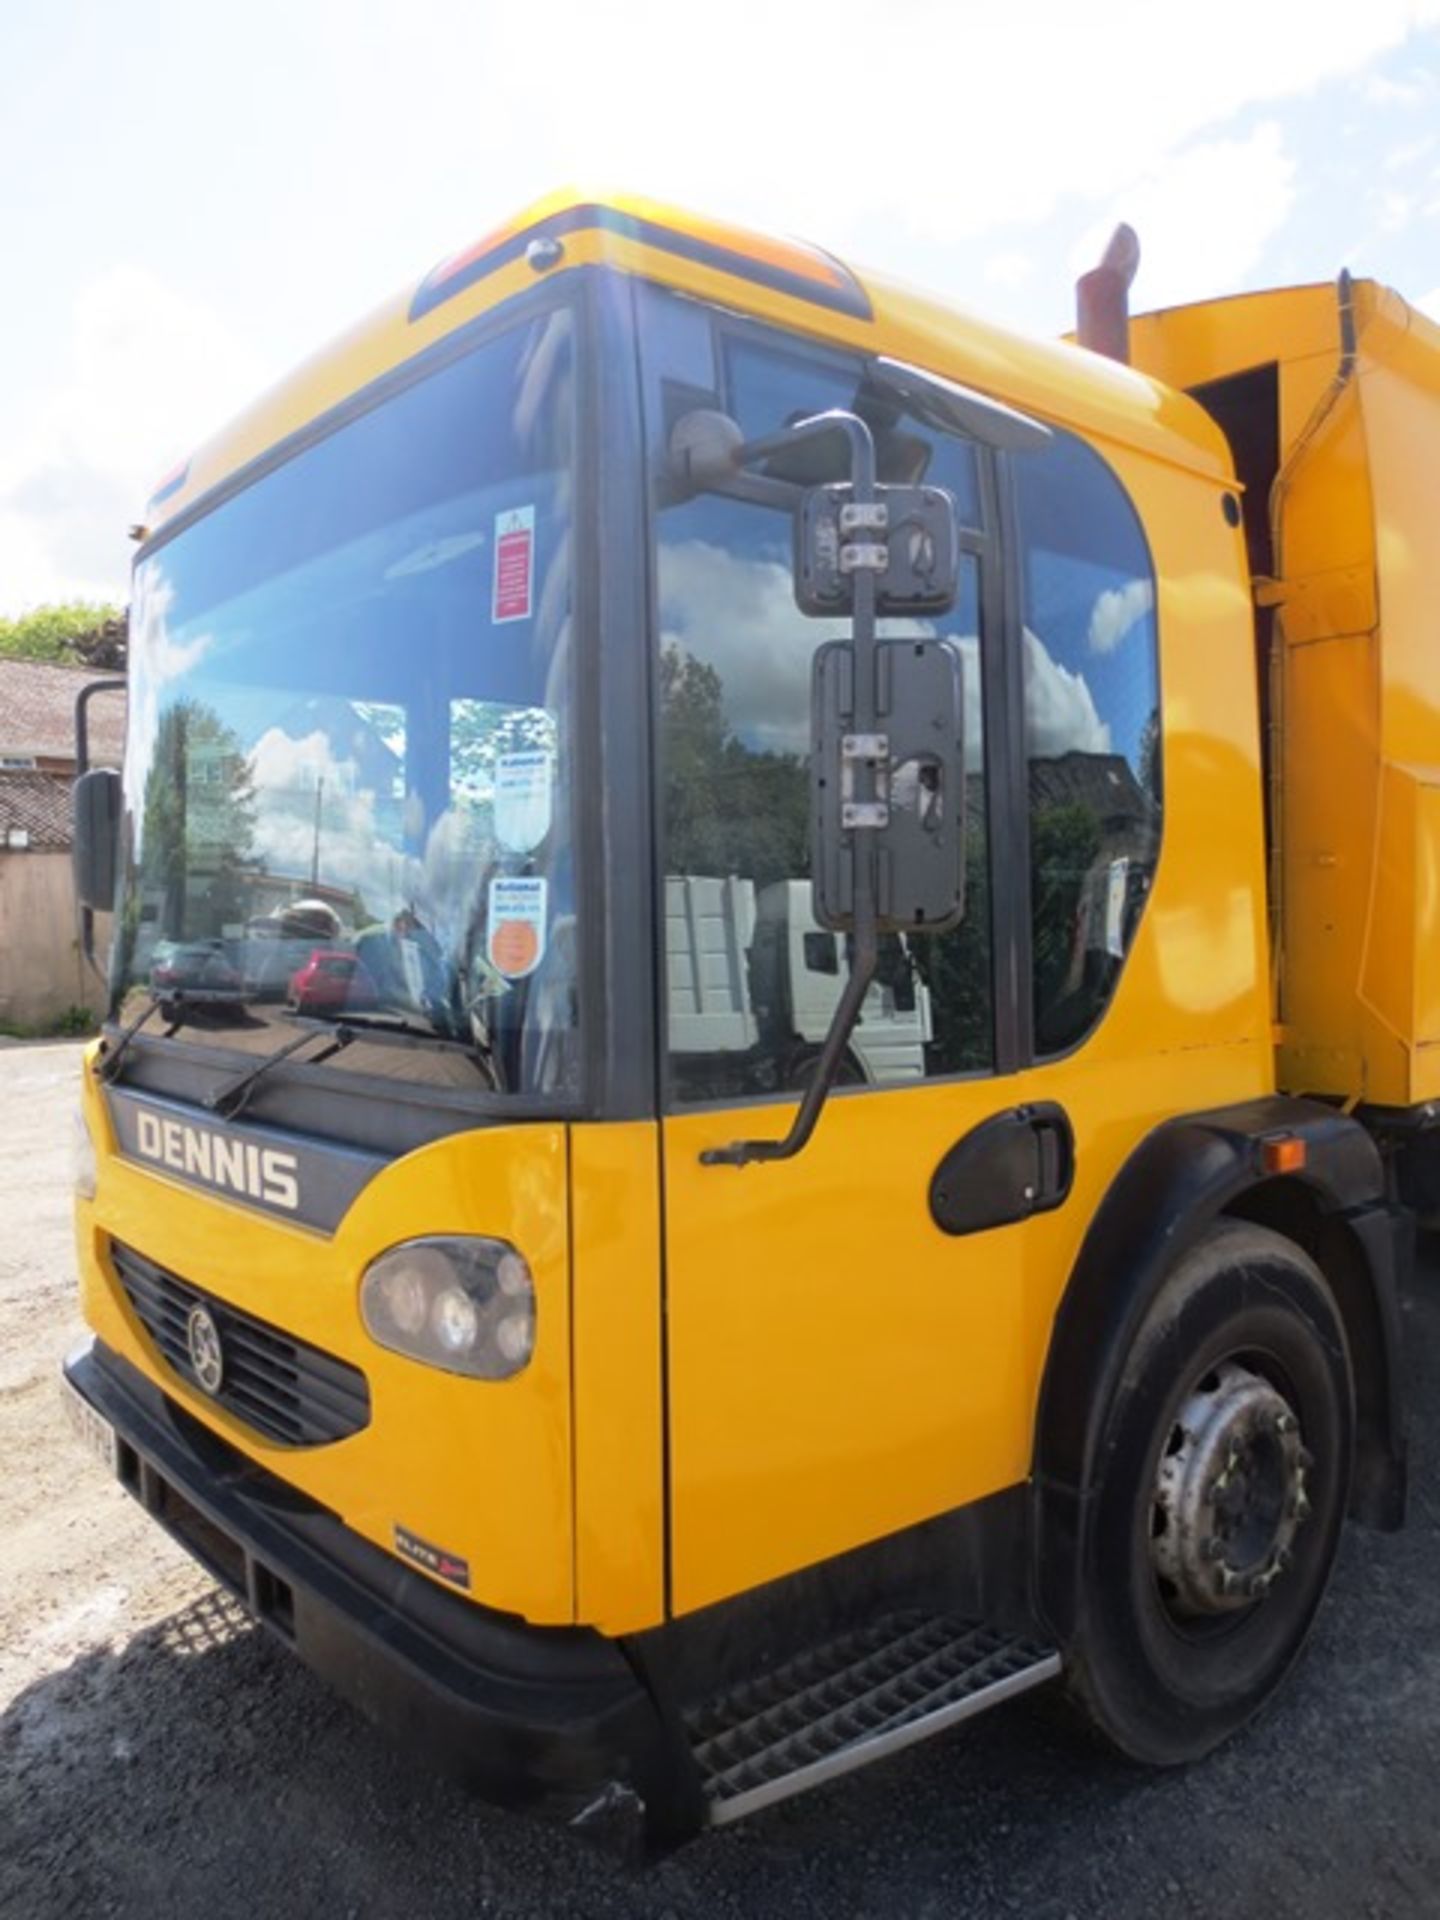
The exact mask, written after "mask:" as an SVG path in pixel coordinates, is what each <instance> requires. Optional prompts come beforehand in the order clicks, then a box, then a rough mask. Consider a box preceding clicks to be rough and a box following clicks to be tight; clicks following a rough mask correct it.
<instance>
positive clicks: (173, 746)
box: [140, 700, 255, 940]
mask: <svg viewBox="0 0 1440 1920" xmlns="http://www.w3.org/2000/svg"><path fill="white" fill-rule="evenodd" d="M254 832H255V790H254V788H253V786H252V785H251V781H250V767H249V762H248V761H247V759H246V757H245V749H244V747H243V746H242V744H241V742H240V739H239V736H238V735H237V734H235V733H234V732H232V730H231V729H230V728H229V727H227V726H226V725H225V723H224V722H223V721H222V720H221V718H220V716H219V715H218V714H217V713H216V712H215V710H214V708H213V707H207V706H205V705H204V704H203V703H202V702H201V701H198V700H177V701H176V702H175V703H174V705H173V706H170V707H167V708H166V710H165V712H164V713H163V714H162V715H161V717H160V727H159V732H158V734H157V736H156V741H155V754H154V758H153V760H152V761H151V765H150V771H149V773H148V775H147V777H146V781H145V806H144V819H143V826H142V833H141V848H140V859H141V880H140V884H141V887H142V888H143V889H144V891H145V892H147V893H150V894H152V895H153V894H155V893H158V894H159V895H160V897H161V900H162V903H163V904H162V906H161V916H160V924H161V928H162V930H163V932H164V934H165V935H166V937H167V938H169V939H172V940H193V939H211V938H214V937H216V936H218V934H219V933H220V930H221V928H222V927H223V926H224V924H225V922H226V921H233V920H237V919H242V918H243V917H244V914H245V908H246V900H245V888H244V878H243V875H244V869H245V868H246V867H247V866H248V865H249V863H250V862H251V861H252V859H253V840H254Z"/></svg>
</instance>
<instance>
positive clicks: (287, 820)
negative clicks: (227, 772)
mask: <svg viewBox="0 0 1440 1920" xmlns="http://www.w3.org/2000/svg"><path fill="white" fill-rule="evenodd" d="M356 771H357V770H356V764H355V762H354V761H353V760H345V759H340V758H339V757H337V755H336V754H335V752H334V751H333V749H332V747H331V744H330V740H329V737H328V735H326V734H324V733H322V732H318V731H317V732H315V733H310V734H306V735H305V736H304V737H303V738H301V739H296V738H295V737H294V736H293V735H291V734H288V733H285V732H284V731H283V730H282V729H281V728H279V727H270V728H268V729H267V730H266V732H264V733H263V734H261V736H260V738H259V739H258V740H257V741H256V743H255V745H254V747H253V748H252V749H251V753H250V778H251V781H252V784H253V786H254V789H255V801H256V807H255V838H254V844H255V851H256V853H257V855H258V856H259V858H260V859H261V860H262V861H263V862H264V864H265V866H266V867H267V868H268V869H269V871H270V872H271V873H275V874H283V875H287V876H290V877H292V878H303V877H305V876H308V875H309V873H310V871H311V864H312V862H313V861H315V858H316V850H317V835H316V813H317V803H316V794H317V791H318V792H319V805H318V812H319V836H318V851H319V874H318V877H319V879H320V880H321V881H322V882H324V883H325V884H326V885H328V886H337V887H350V888H353V889H355V890H356V891H358V892H360V893H363V895H364V896H365V904H366V905H367V907H368V908H369V909H370V910H371V912H375V911H377V910H380V909H382V908H387V907H389V906H390V904H391V902H392V901H393V902H394V903H395V904H398V903H399V899H400V896H401V893H402V891H403V888H404V883H405V878H406V874H405V866H406V862H405V858H404V855H403V854H402V853H401V851H400V850H399V849H398V848H397V847H395V846H394V845H387V844H386V837H385V835H384V834H383V833H382V832H381V830H380V826H379V824H378V822H377V819H376V813H375V795H374V793H372V792H370V791H368V790H365V789H357V784H356ZM322 782H323V783H324V784H323V789H322V787H321V783H322ZM377 896H383V897H377Z"/></svg>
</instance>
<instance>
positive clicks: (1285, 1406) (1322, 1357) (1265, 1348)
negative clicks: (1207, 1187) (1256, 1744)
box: [1069, 1221, 1353, 1766]
mask: <svg viewBox="0 0 1440 1920" xmlns="http://www.w3.org/2000/svg"><path fill="white" fill-rule="evenodd" d="M1352 1443H1353V1393H1352V1385H1351V1376H1350V1365H1349V1358H1348V1354H1347V1350H1346V1345H1345V1334H1344V1329H1343V1326H1342V1324H1341V1321H1340V1316H1339V1313H1338V1311H1337V1309H1336V1307H1335V1303H1334V1300H1333V1299H1332V1297H1331V1295H1330V1291H1329V1288H1328V1287H1327V1286H1326V1284H1325V1280H1324V1277H1323V1276H1322V1274H1321V1273H1320V1270H1319V1269H1318V1268H1317V1267H1316V1266H1315V1264H1314V1262H1313V1261H1312V1260H1310V1259H1309V1257H1308V1256H1307V1255H1306V1254H1305V1253H1303V1252H1302V1251H1301V1250H1300V1248H1298V1247H1297V1246H1295V1245H1294V1244H1293V1243H1292V1242H1290V1241H1288V1240H1285V1239H1283V1238H1282V1237H1281V1236H1280V1235H1279V1234H1277V1233H1272V1232H1270V1231H1269V1230H1268V1229H1267V1228H1264V1227H1256V1226H1250V1225H1248V1224H1246V1223H1243V1222H1240V1221H1227V1222H1224V1223H1222V1224H1221V1225H1219V1226H1217V1227H1216V1228H1215V1229H1214V1231H1213V1232H1212V1233H1211V1234H1209V1235H1208V1236H1207V1238H1206V1239H1205V1240H1204V1241H1203V1242H1202V1243H1201V1244H1200V1245H1199V1246H1197V1247H1196V1248H1194V1249H1193V1250H1192V1251H1191V1252H1190V1253H1189V1254H1188V1255H1187V1256H1185V1258H1184V1259H1182V1260H1181V1262H1180V1263H1179V1265H1178V1266H1177V1267H1176V1269H1175V1271H1174V1273H1172V1274H1171V1276H1170V1277H1169V1279H1168V1280H1167V1281H1166V1282H1165V1284H1164V1286H1163V1287H1162V1288H1161V1290H1160V1293H1159V1295H1158V1296H1157V1297H1156V1300H1155V1302H1154V1304H1153V1306H1152V1307H1151V1309H1150V1312H1149V1313H1148V1315H1147V1316H1146V1318H1145V1321H1144V1322H1143V1324H1142V1326H1141V1328H1140V1332H1139V1334H1138V1335H1137V1337H1136V1340H1135V1344H1134V1347H1133V1349H1132V1351H1131V1354H1130V1356H1129V1359H1128V1361H1127V1363H1126V1366H1125V1369H1124V1372H1123V1374H1122V1376H1121V1379H1120V1383H1119V1386H1118V1387H1117V1389H1116V1392H1115V1396H1114V1399H1113V1401H1112V1403H1111V1407H1110V1410H1109V1414H1108V1417H1107V1419H1106V1424H1105V1429H1104V1435H1103V1438H1102V1443H1101V1448H1100V1455H1099V1460H1098V1464H1097V1468H1096V1484H1095V1487H1094V1492H1093V1498H1092V1502H1091V1507H1090V1515H1089V1521H1088V1525H1087V1530H1086V1535H1085V1541H1084V1549H1083V1551H1084V1556H1085V1559H1084V1565H1085V1601H1084V1606H1083V1610H1082V1615H1081V1622H1080V1626H1079V1629H1078V1631H1077V1634H1076V1636H1075V1641H1074V1644H1073V1645H1072V1647H1071V1648H1070V1649H1069V1668H1070V1674H1071V1681H1072V1685H1073V1687H1074V1690H1075V1691H1076V1692H1077V1693H1078V1695H1079V1697H1080V1699H1081V1701H1082V1703H1083V1705H1084V1707H1085V1709H1086V1710H1087V1712H1088V1714H1089V1716H1090V1718H1091V1719H1092V1720H1093V1721H1094V1723H1095V1725H1096V1726H1097V1727H1098V1728H1099V1729H1100V1731H1101V1732H1102V1733H1103V1734H1105V1736H1106V1737H1107V1738H1108V1739H1109V1740H1110V1741H1111V1742H1113V1744H1114V1745H1115V1746H1117V1747H1119V1748H1120V1749H1121V1750H1122V1751H1123V1752H1125V1753H1127V1754H1129V1755H1130V1756H1131V1757H1132V1758H1134V1759H1137V1760H1142V1761H1146V1762H1148V1763H1151V1764H1154V1765H1161V1766H1169V1765H1175V1764H1178V1763H1180V1762H1183V1761H1187V1760H1193V1759H1197V1758H1199V1756H1200V1755H1202V1754H1204V1753H1207V1752H1208V1751H1209V1750H1210V1749H1211V1748H1212V1747H1214V1746H1216V1745H1217V1744H1218V1743H1219V1742H1220V1741H1222V1740H1224V1739H1225V1738H1226V1737H1227V1736H1228V1735H1229V1734H1231V1733H1233V1732H1234V1731H1235V1730H1236V1729H1237V1728H1238V1727H1240V1726H1242V1725H1243V1724H1244V1723H1245V1721H1247V1720H1248V1719H1249V1718H1250V1717H1251V1715H1252V1714H1253V1713H1255V1712H1256V1711H1257V1710H1258V1708H1259V1707H1260V1706H1261V1705H1262V1704H1263V1703H1264V1701H1265V1700H1266V1699H1267V1698H1268V1696H1269V1695H1270V1694H1271V1692H1272V1691H1273V1690H1274V1688H1275V1687H1276V1686H1277V1685H1278V1684H1279V1682H1280V1680H1281V1679H1282V1678H1283V1677H1284V1675H1285V1673H1286V1672H1287V1671H1288V1669H1289V1667H1290V1665H1291V1663H1292V1661H1293V1660H1294V1658H1295V1656H1296V1654H1297V1653H1298V1652H1299V1650H1300V1646H1301V1643H1302V1641H1303V1640H1304V1637H1305V1633H1306V1630H1307V1628H1308V1627H1309V1624H1310V1621H1311V1619H1312V1617H1313V1615H1314V1613H1315V1609H1316V1608H1317V1606H1318V1605H1319V1603H1320V1599H1321V1597H1322V1595H1323V1593H1324V1591H1325V1586H1326V1583H1327V1581H1328V1579H1329V1575H1330V1569H1331V1566H1332V1564H1333V1562H1334V1558H1335V1550H1336V1547H1337V1544H1338V1541H1339V1535H1340V1528H1341V1524H1342V1522H1343V1519H1344V1513H1345V1505H1346V1499H1347V1496H1348V1491H1349V1483H1350V1464H1351V1453H1352Z"/></svg>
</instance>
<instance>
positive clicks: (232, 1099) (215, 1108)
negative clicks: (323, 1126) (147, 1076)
mask: <svg viewBox="0 0 1440 1920" xmlns="http://www.w3.org/2000/svg"><path fill="white" fill-rule="evenodd" d="M323 1031H327V1032H329V1033H330V1045H329V1046H328V1047H322V1048H321V1049H320V1051H319V1053H317V1054H316V1055H315V1056H314V1058H313V1059H311V1060H309V1061H307V1062H306V1064H307V1065H308V1066H312V1067H318V1066H319V1065H320V1064H321V1062H322V1061H324V1060H329V1059H332V1058H333V1057H334V1055H335V1054H337V1053H342V1052H343V1051H344V1049H345V1048H346V1047H348V1046H349V1044H350V1042H351V1041H352V1040H353V1039H354V1037H355V1036H354V1035H353V1034H352V1033H347V1032H346V1030H345V1028H344V1027H336V1028H334V1029H323ZM315 1033H316V1030H315V1028H313V1027H311V1028H308V1029H307V1030H306V1031H305V1032H304V1033H300V1034H297V1035H296V1036H295V1038H294V1039H293V1040H287V1041H286V1043H285V1045H284V1046H283V1047H278V1048H277V1049H276V1050H275V1052H274V1053H267V1054H266V1056H265V1058H264V1059H263V1060H262V1061H260V1063H259V1064H258V1066H253V1067H249V1068H247V1069H246V1071H245V1072H244V1073H242V1074H241V1075H240V1077H239V1078H238V1079H236V1080H232V1081H231V1082H230V1084H229V1085H228V1086H224V1087H220V1088H218V1089H217V1090H216V1091H215V1092H213V1093H207V1094H206V1096H205V1105H206V1106H207V1107H208V1108H209V1109H210V1111H211V1113H214V1114H218V1115H219V1116H220V1118H221V1119H222V1120H233V1119H235V1118H236V1116H237V1115H238V1114H241V1113H243V1112H244V1111H245V1109H246V1107H248V1106H249V1104H250V1096H251V1094H252V1093H253V1092H254V1090H255V1088H256V1086H257V1085H258V1084H259V1082H260V1081H261V1080H263V1079H264V1078H265V1075H266V1074H267V1073H269V1071H270V1069H271V1068H272V1067H278V1066H279V1064H280V1062H281V1061H282V1060H288V1059H289V1058H290V1056H291V1054H292V1053H298V1052H299V1051H300V1049H301V1048H302V1047H308V1046H309V1044H310V1042H311V1041H312V1040H313V1039H314V1038H315Z"/></svg>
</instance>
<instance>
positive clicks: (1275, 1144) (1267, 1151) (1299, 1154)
mask: <svg viewBox="0 0 1440 1920" xmlns="http://www.w3.org/2000/svg"><path fill="white" fill-rule="evenodd" d="M1306 1154H1307V1148H1306V1145H1305V1142H1304V1141H1303V1140H1301V1139H1299V1138H1298V1137H1297V1136H1296V1135H1295V1134H1293V1133H1281V1134H1276V1135H1274V1136H1273V1137H1272V1138H1271V1139H1269V1140H1262V1141H1261V1142H1260V1165H1261V1166H1262V1167H1263V1168H1264V1169H1265V1171H1266V1173H1299V1171H1300V1169H1301V1168H1302V1167H1303V1166H1304V1164H1305V1159H1306Z"/></svg>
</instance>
